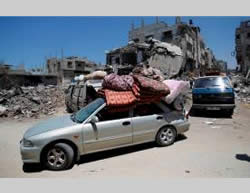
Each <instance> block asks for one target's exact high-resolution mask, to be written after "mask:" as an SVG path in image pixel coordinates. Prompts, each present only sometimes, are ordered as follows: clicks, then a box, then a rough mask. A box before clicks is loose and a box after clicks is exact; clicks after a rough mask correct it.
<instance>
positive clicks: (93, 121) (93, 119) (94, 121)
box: [89, 116, 99, 123]
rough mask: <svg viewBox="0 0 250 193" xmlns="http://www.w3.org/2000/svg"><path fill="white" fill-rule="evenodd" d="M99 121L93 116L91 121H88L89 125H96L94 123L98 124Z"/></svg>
mask: <svg viewBox="0 0 250 193" xmlns="http://www.w3.org/2000/svg"><path fill="white" fill-rule="evenodd" d="M98 121H99V119H98V117H97V116H93V117H92V118H91V119H90V121H89V122H90V123H96V122H98Z"/></svg>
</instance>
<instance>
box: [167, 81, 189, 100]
mask: <svg viewBox="0 0 250 193" xmlns="http://www.w3.org/2000/svg"><path fill="white" fill-rule="evenodd" d="M163 83H164V84H166V85H167V86H168V88H169V89H170V94H169V95H168V96H166V97H165V98H164V100H165V102H166V103H167V104H170V103H172V102H173V101H174V100H175V99H176V98H177V97H178V96H179V95H180V94H184V95H185V94H187V93H188V91H189V88H190V84H189V82H188V81H181V80H164V81H163Z"/></svg>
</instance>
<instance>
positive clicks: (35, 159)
mask: <svg viewBox="0 0 250 193" xmlns="http://www.w3.org/2000/svg"><path fill="white" fill-rule="evenodd" d="M20 153H21V157H22V160H23V163H39V162H40V153H41V149H40V148H38V147H24V146H23V143H22V142H21V143H20Z"/></svg>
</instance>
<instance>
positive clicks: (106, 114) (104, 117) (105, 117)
mask: <svg viewBox="0 0 250 193" xmlns="http://www.w3.org/2000/svg"><path fill="white" fill-rule="evenodd" d="M96 116H97V117H98V119H99V122H102V121H110V120H116V119H124V118H128V117H129V110H127V111H123V112H114V111H110V110H108V109H107V108H103V109H102V110H101V111H99V112H98V113H97V114H96Z"/></svg>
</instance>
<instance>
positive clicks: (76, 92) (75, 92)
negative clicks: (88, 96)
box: [73, 87, 80, 96]
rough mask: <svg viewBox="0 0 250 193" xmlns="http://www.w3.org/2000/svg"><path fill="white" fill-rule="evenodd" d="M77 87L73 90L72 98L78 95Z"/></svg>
mask: <svg viewBox="0 0 250 193" xmlns="http://www.w3.org/2000/svg"><path fill="white" fill-rule="evenodd" d="M79 89H80V88H79V87H75V89H74V93H73V95H74V96H78V94H79Z"/></svg>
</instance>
